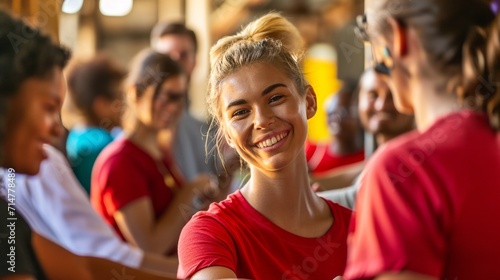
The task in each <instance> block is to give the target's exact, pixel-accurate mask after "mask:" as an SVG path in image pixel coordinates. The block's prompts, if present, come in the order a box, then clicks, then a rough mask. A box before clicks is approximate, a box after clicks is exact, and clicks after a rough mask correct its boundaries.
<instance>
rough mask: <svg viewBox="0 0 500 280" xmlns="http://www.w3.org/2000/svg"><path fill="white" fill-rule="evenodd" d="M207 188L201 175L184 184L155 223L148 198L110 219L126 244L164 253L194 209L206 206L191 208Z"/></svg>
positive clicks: (209, 185)
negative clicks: (118, 229)
mask: <svg viewBox="0 0 500 280" xmlns="http://www.w3.org/2000/svg"><path fill="white" fill-rule="evenodd" d="M207 188H208V189H210V188H212V181H211V179H210V177H209V176H205V175H200V176H199V177H198V178H197V179H195V180H194V181H192V182H190V183H188V184H185V185H184V186H183V187H182V189H181V190H180V191H179V192H178V193H177V194H176V196H175V198H174V200H173V202H172V204H171V205H170V206H169V207H168V209H167V210H166V211H165V212H164V213H163V214H162V215H161V216H160V218H159V219H158V220H155V218H154V211H153V205H152V202H151V199H150V198H149V197H142V198H139V199H137V200H135V201H133V202H131V203H129V204H127V205H126V206H124V207H122V208H121V209H120V210H118V211H117V212H115V214H114V219H115V221H116V223H117V224H118V227H119V228H120V231H121V232H122V233H123V236H124V237H125V239H126V240H127V241H128V242H130V243H132V244H134V245H136V246H137V247H139V248H142V249H143V250H145V251H147V252H153V253H158V254H165V253H166V252H170V251H172V250H173V249H175V248H176V246H177V241H178V239H179V235H180V232H181V230H182V228H183V227H184V225H185V224H186V223H187V222H188V221H189V219H190V218H191V216H192V215H193V214H194V213H195V212H196V210H200V209H202V208H204V207H206V202H208V200H207V201H206V202H205V203H202V204H200V205H193V200H194V199H195V198H196V197H200V196H201V197H203V195H204V194H205V193H206V192H205V189H207Z"/></svg>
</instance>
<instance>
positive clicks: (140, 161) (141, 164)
mask: <svg viewBox="0 0 500 280" xmlns="http://www.w3.org/2000/svg"><path fill="white" fill-rule="evenodd" d="M152 162H153V160H152V158H151V157H150V156H149V155H147V154H146V153H145V152H143V151H142V150H140V149H139V148H138V147H137V146H136V145H135V144H134V143H132V142H131V141H129V140H127V139H125V138H120V139H116V140H115V141H113V142H112V143H110V144H109V145H108V146H106V147H105V148H104V149H103V150H102V152H101V153H100V154H99V156H98V157H97V160H96V162H95V166H96V167H95V168H100V169H102V168H105V167H109V168H126V167H131V168H139V169H142V168H147V169H149V168H150V167H151V166H152V165H151V164H152Z"/></svg>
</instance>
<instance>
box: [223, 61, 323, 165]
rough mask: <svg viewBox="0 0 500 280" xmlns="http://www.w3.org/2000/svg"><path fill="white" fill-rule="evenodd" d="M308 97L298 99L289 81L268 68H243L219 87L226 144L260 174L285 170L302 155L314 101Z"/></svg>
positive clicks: (257, 65) (310, 93) (309, 92)
mask: <svg viewBox="0 0 500 280" xmlns="http://www.w3.org/2000/svg"><path fill="white" fill-rule="evenodd" d="M313 95H314V92H313V91H312V89H310V88H308V89H307V90H306V94H304V95H300V94H299V92H298V91H297V88H296V86H295V84H294V83H293V81H292V80H291V79H290V78H289V77H288V76H286V75H285V74H284V73H282V72H281V71H280V70H278V69H277V68H275V67H274V66H272V65H269V64H267V63H264V62H258V63H254V64H251V65H249V66H245V67H243V68H242V69H240V70H238V71H237V72H235V73H233V74H231V75H230V76H228V77H227V78H226V79H225V80H224V82H223V83H222V86H221V98H222V112H223V118H224V126H225V135H226V139H227V140H228V143H229V144H230V145H231V146H232V147H234V148H235V149H236V150H237V151H238V153H239V154H240V155H241V156H242V157H243V159H244V160H246V161H247V162H249V163H250V164H251V165H254V166H255V167H257V168H259V169H263V170H269V171H274V170H279V169H281V168H283V167H285V166H286V165H287V164H289V163H290V162H292V161H293V159H294V158H295V157H297V156H298V155H302V154H303V143H304V141H305V138H306V135H307V119H308V118H310V117H312V116H313V115H314V112H310V110H308V106H307V104H308V103H309V102H308V100H312V99H314V100H315V97H313ZM306 97H307V98H306ZM314 111H315V110H314ZM273 138H274V140H273ZM268 140H269V141H270V142H267V141H268ZM278 140H279V141H278ZM273 141H274V142H275V143H274V144H273ZM266 142H267V143H266ZM262 143H266V144H265V145H266V147H262ZM259 146H260V147H259Z"/></svg>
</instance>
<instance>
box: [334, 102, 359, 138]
mask: <svg viewBox="0 0 500 280" xmlns="http://www.w3.org/2000/svg"><path fill="white" fill-rule="evenodd" d="M352 105H353V104H351V97H350V96H349V95H348V94H341V93H338V94H336V95H335V96H334V97H333V98H332V99H331V103H330V104H329V106H328V108H327V121H328V130H329V131H330V133H331V135H332V136H333V137H334V138H335V139H336V140H337V141H347V142H349V141H354V138H355V137H357V136H358V135H359V132H360V127H359V122H358V118H357V112H355V110H353V108H354V107H353V106H352Z"/></svg>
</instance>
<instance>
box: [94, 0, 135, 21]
mask: <svg viewBox="0 0 500 280" xmlns="http://www.w3.org/2000/svg"><path fill="white" fill-rule="evenodd" d="M133 3H134V1H133V0H100V1H99V10H100V11H101V13H102V14H103V15H105V16H113V17H121V16H125V15H127V14H128V13H130V11H131V10H132V6H133Z"/></svg>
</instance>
